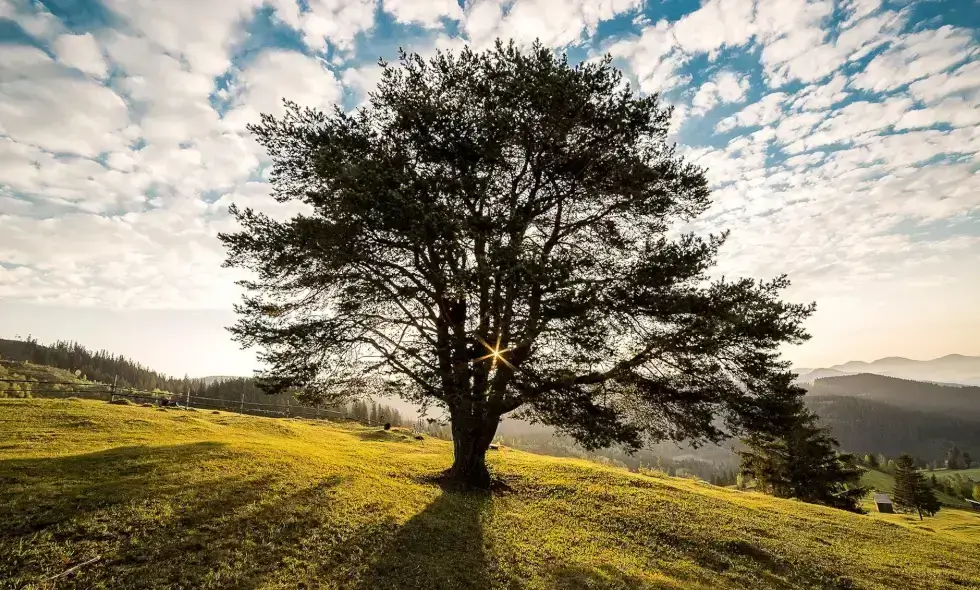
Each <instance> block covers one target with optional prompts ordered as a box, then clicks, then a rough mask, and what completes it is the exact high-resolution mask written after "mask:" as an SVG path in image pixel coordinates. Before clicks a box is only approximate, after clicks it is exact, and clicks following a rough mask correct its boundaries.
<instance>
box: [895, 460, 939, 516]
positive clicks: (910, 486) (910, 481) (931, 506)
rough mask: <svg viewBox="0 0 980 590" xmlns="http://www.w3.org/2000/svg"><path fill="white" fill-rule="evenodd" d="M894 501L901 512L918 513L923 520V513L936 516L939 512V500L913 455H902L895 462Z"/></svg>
mask: <svg viewBox="0 0 980 590" xmlns="http://www.w3.org/2000/svg"><path fill="white" fill-rule="evenodd" d="M892 502H893V503H894V504H895V507H896V508H897V509H898V510H899V511H901V512H916V513H918V514H919V520H922V514H923V513H925V514H927V515H929V516H934V515H935V514H936V513H937V512H939V508H940V504H939V500H938V499H936V494H935V493H933V491H932V488H930V487H929V485H928V484H927V483H926V478H925V476H923V475H922V473H920V472H919V470H918V468H917V467H916V466H915V459H913V458H912V456H911V455H902V456H901V457H899V458H898V460H897V461H896V462H895V488H894V489H893V491H892Z"/></svg>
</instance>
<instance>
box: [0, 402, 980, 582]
mask: <svg viewBox="0 0 980 590" xmlns="http://www.w3.org/2000/svg"><path fill="white" fill-rule="evenodd" d="M449 461H450V447H449V445H448V443H445V442H443V441H438V440H433V439H426V440H424V441H416V440H415V439H414V438H412V437H411V436H408V435H407V434H406V433H403V432H394V433H383V432H381V431H378V430H371V429H367V428H363V427H356V426H350V425H331V424H326V423H312V422H304V421H299V420H277V419H267V418H258V417H249V416H244V417H240V416H236V415H233V414H227V413H220V414H212V413H210V412H204V411H199V412H188V411H175V410H166V411H164V410H157V409H153V408H143V407H138V406H111V405H109V404H106V403H104V402H94V401H68V400H0V523H2V526H0V586H4V585H6V586H9V587H14V588H40V587H55V586H54V584H55V583H56V584H57V586H56V587H58V588H72V587H78V588H95V587H104V588H294V589H295V588H301V587H305V588H358V589H368V588H371V589H374V588H418V589H423V588H424V589H429V588H445V589H453V588H491V587H492V588H542V589H544V588H548V589H559V588H561V589H565V588H570V589H573V590H574V589H585V588H622V589H626V588H903V589H905V588H965V587H980V535H978V533H977V522H978V521H980V515H974V514H970V513H967V512H965V511H955V510H943V511H942V512H941V513H940V516H939V517H937V518H936V519H927V521H926V522H925V525H918V524H916V523H909V522H906V520H907V518H906V517H902V516H894V517H888V516H881V515H876V514H875V515H865V516H861V515H854V514H849V513H845V512H840V511H836V510H832V509H829V508H822V507H818V506H810V505H806V504H802V503H799V502H795V501H787V500H777V499H772V498H769V497H766V496H763V495H760V494H756V493H750V492H739V491H736V490H729V489H724V488H718V487H714V486H710V485H707V484H702V483H698V482H694V481H690V480H685V479H674V478H668V477H649V476H644V475H637V474H630V473H627V472H625V471H620V470H617V469H614V468H609V467H603V466H598V465H595V464H592V463H588V462H584V461H576V460H566V459H555V458H550V457H542V456H537V455H532V454H528V453H522V452H518V451H513V450H504V451H502V452H494V454H493V459H492V469H493V471H494V472H495V474H496V475H497V476H498V477H500V478H501V479H502V480H503V481H504V482H505V483H506V486H507V489H504V490H500V491H498V492H496V493H494V494H492V495H488V494H479V493H462V492H458V491H449V490H443V489H441V488H440V487H439V485H437V484H436V483H434V481H433V479H432V478H433V476H435V475H436V474H437V473H439V472H440V471H441V470H442V469H444V468H445V467H446V466H447V465H448V464H449ZM943 519H948V520H945V521H944V520H943ZM941 522H944V523H945V524H943V525H942V526H940V524H939V523H941ZM930 529H932V530H930ZM95 556H99V559H98V560H97V561H95V562H94V563H92V564H89V565H87V566H85V567H83V568H81V569H79V570H78V571H77V572H76V573H74V574H72V575H69V576H67V577H62V578H59V579H57V580H56V581H55V582H40V580H42V579H44V578H47V577H50V576H54V575H57V574H59V573H61V572H63V571H65V570H67V569H68V568H70V567H72V566H73V565H76V564H79V563H83V562H85V561H87V560H89V559H91V558H93V557H95Z"/></svg>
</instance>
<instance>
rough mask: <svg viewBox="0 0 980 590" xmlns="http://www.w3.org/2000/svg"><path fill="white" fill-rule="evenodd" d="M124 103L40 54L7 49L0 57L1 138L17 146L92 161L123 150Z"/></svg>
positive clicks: (126, 116)
mask: <svg viewBox="0 0 980 590" xmlns="http://www.w3.org/2000/svg"><path fill="white" fill-rule="evenodd" d="M128 125H129V111H128V108H127V106H126V103H125V102H123V100H122V99H121V98H119V96H118V95H116V94H115V93H114V92H112V91H111V90H109V89H108V88H106V87H104V86H101V85H99V84H95V83H93V82H91V81H89V80H86V79H84V78H81V77H79V76H76V75H73V73H72V72H71V71H70V70H67V69H65V68H64V67H62V66H60V65H58V64H57V63H55V62H54V60H52V59H51V58H49V57H48V56H47V55H46V54H44V53H43V52H42V51H40V50H38V49H35V48H32V47H26V46H22V45H14V46H7V48H5V49H4V51H3V53H2V56H0V132H2V133H3V134H6V135H7V136H8V137H10V138H12V139H13V140H15V141H18V142H23V143H27V144H30V145H34V146H38V147H41V148H43V149H45V150H47V151H51V152H62V153H70V154H78V155H82V156H89V157H94V156H97V155H98V154H99V153H101V152H104V151H109V150H112V149H116V148H119V147H121V146H123V145H125V143H126V140H125V138H124V137H123V136H122V135H121V132H122V131H123V130H124V129H125V128H126V127H127V126H128Z"/></svg>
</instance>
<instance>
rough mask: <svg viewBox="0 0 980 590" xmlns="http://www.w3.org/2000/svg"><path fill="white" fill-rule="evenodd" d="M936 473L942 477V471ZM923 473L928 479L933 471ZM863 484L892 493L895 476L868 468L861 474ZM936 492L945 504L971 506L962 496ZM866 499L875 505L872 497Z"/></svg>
mask: <svg viewBox="0 0 980 590" xmlns="http://www.w3.org/2000/svg"><path fill="white" fill-rule="evenodd" d="M935 473H936V475H937V476H939V477H942V476H940V475H939V473H940V472H939V471H937V472H935ZM922 474H923V475H924V476H925V477H926V478H927V479H928V478H929V476H930V475H932V473H929V472H923V473H922ZM861 485H864V486H866V487H871V488H874V489H876V490H879V491H882V492H887V493H889V494H890V493H892V490H893V489H894V488H895V478H894V477H892V476H891V475H889V474H887V473H882V472H881V471H877V470H875V469H868V470H865V472H864V475H862V476H861ZM935 494H936V497H937V498H938V499H939V501H940V502H942V504H943V506H946V507H950V508H964V509H965V508H969V506H968V505H967V503H966V502H964V501H963V500H962V499H960V498H954V497H953V496H950V495H949V494H946V493H944V492H939V491H936V492H935ZM865 500H866V501H865V504H866V505H867V506H873V505H874V504H873V503H872V502H871V498H870V497H868V498H866V499H865Z"/></svg>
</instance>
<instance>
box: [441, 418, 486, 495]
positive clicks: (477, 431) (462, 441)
mask: <svg viewBox="0 0 980 590" xmlns="http://www.w3.org/2000/svg"><path fill="white" fill-rule="evenodd" d="M497 424H498V420H497V419H496V418H493V419H486V420H466V419H459V420H457V419H453V421H452V429H453V466H452V468H451V469H450V470H449V474H450V475H451V476H452V478H453V479H455V480H456V481H458V482H460V483H463V484H466V485H469V486H472V487H476V488H480V489H488V488H489V487H490V471H489V470H488V469H487V449H488V448H490V442H491V441H493V436H494V434H496V432H497Z"/></svg>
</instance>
